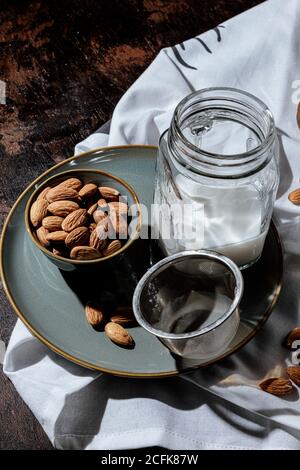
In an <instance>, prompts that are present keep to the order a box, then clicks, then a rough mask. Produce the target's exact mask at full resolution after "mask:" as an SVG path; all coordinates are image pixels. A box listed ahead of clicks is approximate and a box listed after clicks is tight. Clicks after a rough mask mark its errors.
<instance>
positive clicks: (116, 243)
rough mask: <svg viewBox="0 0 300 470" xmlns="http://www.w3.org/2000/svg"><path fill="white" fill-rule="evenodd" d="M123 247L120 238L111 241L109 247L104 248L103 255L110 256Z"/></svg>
mask: <svg viewBox="0 0 300 470" xmlns="http://www.w3.org/2000/svg"><path fill="white" fill-rule="evenodd" d="M121 247H122V243H121V242H120V240H113V241H112V242H110V243H109V244H108V245H107V247H106V248H105V249H104V250H103V256H110V255H112V254H114V253H115V252H116V251H118V250H119V249H120V248H121Z"/></svg>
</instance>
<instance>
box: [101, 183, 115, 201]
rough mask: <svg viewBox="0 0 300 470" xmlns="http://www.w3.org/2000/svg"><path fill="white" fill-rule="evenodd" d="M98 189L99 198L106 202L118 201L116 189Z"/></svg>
mask: <svg viewBox="0 0 300 470" xmlns="http://www.w3.org/2000/svg"><path fill="white" fill-rule="evenodd" d="M98 189H99V192H100V194H101V196H102V197H103V198H104V199H105V200H106V201H109V202H112V201H118V199H119V196H120V193H119V191H118V190H117V189H115V188H111V187H109V186H100V187H99V188H98Z"/></svg>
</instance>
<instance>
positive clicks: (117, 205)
mask: <svg viewBox="0 0 300 470" xmlns="http://www.w3.org/2000/svg"><path fill="white" fill-rule="evenodd" d="M108 207H109V208H110V209H111V210H115V211H116V212H118V213H119V214H123V215H125V214H127V212H128V206H127V204H126V203H125V202H116V201H115V202H109V203H108Z"/></svg>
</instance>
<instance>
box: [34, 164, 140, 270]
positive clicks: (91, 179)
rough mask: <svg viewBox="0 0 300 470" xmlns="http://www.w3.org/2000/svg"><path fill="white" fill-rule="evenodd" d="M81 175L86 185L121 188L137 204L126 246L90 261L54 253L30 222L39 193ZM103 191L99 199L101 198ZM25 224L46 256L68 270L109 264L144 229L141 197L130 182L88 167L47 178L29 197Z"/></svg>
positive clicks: (129, 205)
mask: <svg viewBox="0 0 300 470" xmlns="http://www.w3.org/2000/svg"><path fill="white" fill-rule="evenodd" d="M72 177H75V178H79V179H80V180H81V181H82V182H83V184H87V183H95V184H96V185H97V186H109V187H112V188H115V189H117V190H118V191H119V192H120V194H121V196H122V197H125V198H126V200H127V204H128V207H131V206H133V205H134V206H135V208H136V210H135V214H136V215H135V216H134V217H132V220H131V222H130V228H131V234H130V238H128V240H127V241H126V243H124V244H123V245H122V247H121V248H120V249H119V250H118V251H116V252H115V253H113V254H111V255H109V256H106V257H102V258H95V259H90V260H74V259H70V258H66V257H63V256H58V255H56V254H54V253H52V252H51V251H50V250H48V249H47V248H45V247H44V246H43V245H42V244H41V243H40V242H39V240H38V239H37V237H36V235H35V230H34V227H33V226H32V224H31V222H30V208H31V206H32V204H33V202H34V201H35V200H36V199H37V197H38V195H39V194H40V193H41V192H42V191H43V189H45V188H46V187H48V186H50V187H53V186H56V185H57V184H59V183H61V182H62V181H64V180H66V179H67V178H72ZM100 197H101V196H100V194H99V199H100ZM25 225H26V230H27V233H28V235H29V237H30V239H31V241H32V243H34V244H35V245H36V246H37V247H38V248H39V250H41V251H42V252H43V253H44V255H46V256H47V258H49V259H50V260H51V261H52V262H53V263H54V264H55V265H56V266H57V267H58V268H59V269H62V270H65V271H72V270H74V269H85V268H91V267H99V266H102V265H105V264H106V263H108V262H110V261H112V260H115V259H116V258H118V257H119V256H120V255H122V254H124V252H125V251H127V250H128V249H129V248H130V247H131V245H132V244H133V242H134V241H135V240H136V239H137V238H138V237H139V234H140V230H141V208H140V204H139V200H138V197H137V195H136V193H135V191H134V190H133V188H132V187H131V186H130V185H129V184H128V183H126V181H124V180H122V179H121V178H118V177H117V176H114V175H112V174H110V173H106V172H104V171H100V170H88V169H81V170H69V171H64V172H62V173H59V174H57V175H55V176H53V177H51V178H48V179H47V180H45V181H43V183H42V184H41V185H39V186H38V187H37V188H36V189H35V191H34V192H33V193H32V195H31V197H30V198H29V200H28V202H27V204H26V208H25Z"/></svg>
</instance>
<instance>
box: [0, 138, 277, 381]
mask: <svg viewBox="0 0 300 470" xmlns="http://www.w3.org/2000/svg"><path fill="white" fill-rule="evenodd" d="M130 148H143V149H145V148H146V149H157V147H156V146H154V145H120V146H119V145H116V146H109V147H98V148H95V149H93V150H89V151H88V152H83V153H80V154H79V155H73V156H72V157H70V158H67V159H66V160H63V161H62V162H59V163H58V164H56V165H54V166H52V167H51V168H49V169H48V170H46V171H45V172H44V173H42V174H41V175H40V176H38V177H37V178H36V179H35V180H34V181H33V182H32V183H30V184H29V185H28V186H27V187H26V188H25V190H24V191H23V192H22V193H21V195H20V196H19V197H18V198H17V200H16V202H15V203H14V204H13V206H12V208H11V210H10V211H9V213H8V216H7V218H6V220H5V222H4V225H3V229H2V233H1V238H0V277H1V279H2V283H3V288H4V291H5V294H6V296H7V298H8V300H9V302H10V304H11V306H12V307H13V309H14V311H15V313H16V315H17V316H18V318H20V320H21V321H22V322H23V323H24V324H25V326H26V327H27V328H28V329H29V331H30V332H31V333H32V334H33V336H34V337H36V338H37V339H39V340H40V341H41V342H42V343H43V344H45V345H46V346H48V347H49V348H50V349H51V350H52V351H54V352H56V353H57V354H59V355H60V356H62V357H64V358H65V359H68V360H69V361H71V362H74V363H75V364H78V365H81V366H83V367H85V368H87V369H91V370H96V371H99V372H104V373H107V374H111V375H115V376H120V377H128V378H158V377H172V376H178V375H179V374H183V373H187V372H192V371H194V370H195V369H197V368H203V367H207V366H209V365H210V364H214V363H216V362H219V361H220V360H222V359H225V358H226V357H229V356H230V355H231V354H233V353H235V352H237V351H238V350H239V349H241V348H242V347H243V346H244V345H245V344H247V343H248V342H249V341H250V340H251V339H252V338H253V337H254V336H255V335H256V334H257V332H258V331H259V330H260V329H261V328H262V326H263V325H264V323H265V322H266V321H267V319H268V318H269V316H270V314H271V313H272V310H273V308H274V306H275V304H276V303H277V300H278V297H279V295H280V292H281V289H282V276H283V262H282V260H283V251H282V244H281V240H280V237H279V235H278V231H277V229H276V227H275V225H274V223H273V222H272V225H273V230H274V234H275V237H276V240H277V243H278V246H279V248H280V255H281V256H280V258H281V266H280V272H279V274H278V284H277V288H276V290H275V294H274V298H273V301H272V302H271V304H270V305H269V307H268V309H267V310H266V312H265V315H264V316H263V318H262V319H261V320H260V321H259V322H258V324H257V325H256V327H255V328H254V329H253V331H252V332H251V333H250V334H249V335H247V336H246V338H245V339H244V340H243V341H241V342H240V343H238V344H237V345H236V347H235V348H234V349H233V350H231V351H228V352H226V353H224V354H223V355H222V356H220V357H219V358H218V359H217V360H215V359H214V360H212V361H209V362H207V363H205V364H200V365H198V366H193V367H187V368H186V369H184V370H181V371H178V370H177V371H167V372H154V373H153V372H149V373H145V372H123V371H119V370H114V369H108V368H105V367H100V366H98V365H96V364H91V363H90V362H88V361H85V360H83V359H78V358H76V357H75V356H73V355H71V354H69V353H68V352H66V351H64V350H63V349H61V348H59V347H57V346H55V344H53V343H52V342H51V341H49V340H48V339H47V338H45V337H44V336H43V335H42V334H41V333H39V332H38V331H37V330H36V329H35V328H34V327H33V326H32V325H31V323H30V322H29V321H28V320H27V319H26V317H25V316H24V314H23V312H22V311H21V310H20V309H19V307H18V306H17V304H16V303H15V301H14V298H13V296H12V294H11V292H10V289H9V287H8V283H7V280H6V276H5V272H4V263H3V255H4V238H5V234H6V230H7V227H8V225H9V222H10V219H11V217H12V214H13V213H14V211H15V209H16V208H17V206H18V205H19V203H20V202H21V200H22V199H23V197H24V196H25V195H26V194H27V192H28V191H29V190H30V189H31V188H32V187H33V186H34V185H35V184H36V183H38V182H39V181H40V180H41V179H42V178H44V177H45V176H47V175H48V174H49V173H51V172H52V171H53V170H55V169H57V168H60V167H61V166H63V165H65V164H66V163H68V162H70V161H72V160H74V159H76V160H77V159H79V158H80V157H83V156H86V155H91V154H95V153H97V152H99V151H108V150H118V149H130Z"/></svg>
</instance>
